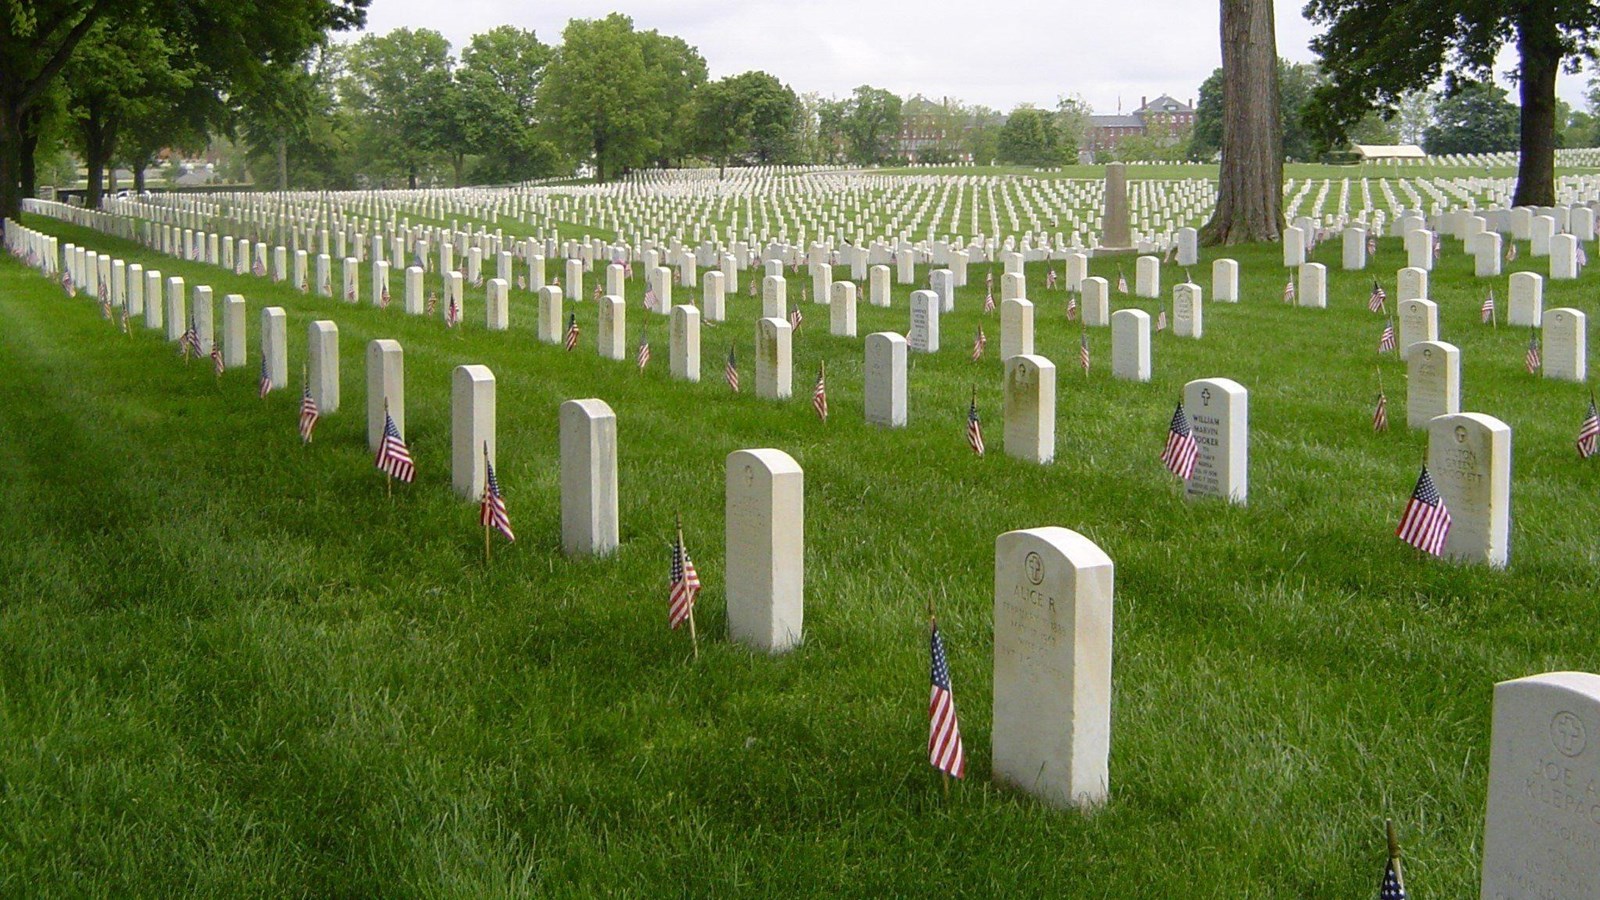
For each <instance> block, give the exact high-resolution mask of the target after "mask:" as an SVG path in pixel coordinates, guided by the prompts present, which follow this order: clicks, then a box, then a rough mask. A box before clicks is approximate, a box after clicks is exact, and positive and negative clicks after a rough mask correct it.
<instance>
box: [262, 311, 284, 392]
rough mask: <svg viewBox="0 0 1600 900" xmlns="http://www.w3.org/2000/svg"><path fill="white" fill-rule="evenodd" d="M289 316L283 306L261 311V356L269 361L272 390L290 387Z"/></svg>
mask: <svg viewBox="0 0 1600 900" xmlns="http://www.w3.org/2000/svg"><path fill="white" fill-rule="evenodd" d="M288 321H289V317H288V314H287V313H286V312H285V311H284V309H283V307H281V306H269V307H267V308H265V309H263V310H261V355H262V357H263V358H265V359H266V361H267V378H268V379H270V380H271V382H272V387H271V390H274V391H281V390H284V389H285V388H287V387H289V342H288V335H289V329H288Z"/></svg>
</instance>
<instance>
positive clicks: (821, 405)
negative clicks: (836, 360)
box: [811, 363, 828, 422]
mask: <svg viewBox="0 0 1600 900" xmlns="http://www.w3.org/2000/svg"><path fill="white" fill-rule="evenodd" d="M811 408H812V409H814V410H816V411H817V418H819V419H821V420H822V421H824V422H826V421H828V375H827V365H826V364H825V363H819V364H818V365H817V384H816V386H815V387H813V388H812V389H811Z"/></svg>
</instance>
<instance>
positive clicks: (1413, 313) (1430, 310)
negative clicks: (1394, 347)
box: [1398, 300, 1439, 359]
mask: <svg viewBox="0 0 1600 900" xmlns="http://www.w3.org/2000/svg"><path fill="white" fill-rule="evenodd" d="M1399 314H1400V334H1399V335H1398V337H1399V344H1398V349H1399V351H1400V358H1401V359H1405V357H1406V350H1407V348H1409V347H1410V346H1411V345H1412V344H1415V343H1416V342H1418V341H1437V340H1438V339H1439V304H1437V303H1434V302H1433V301H1432V300H1401V301H1400V304H1399Z"/></svg>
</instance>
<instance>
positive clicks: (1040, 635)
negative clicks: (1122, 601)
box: [990, 527, 1113, 808]
mask: <svg viewBox="0 0 1600 900" xmlns="http://www.w3.org/2000/svg"><path fill="white" fill-rule="evenodd" d="M1112 582H1113V566H1112V563H1111V558H1110V557H1109V556H1107V555H1106V554H1105V552H1104V551H1103V550H1101V549H1100V548H1099V547H1097V546H1095V544H1094V542H1092V541H1090V540H1089V539H1088V538H1086V537H1084V536H1083V535H1081V534H1079V533H1077V532H1075V531H1069V530H1068V529H1065V528H1055V527H1051V528H1033V529H1028V530H1025V531H1010V532H1006V533H1005V534H1002V535H1000V536H999V537H998V538H996V539H995V548H994V714H993V715H994V718H993V726H992V731H991V741H990V743H991V755H992V759H993V769H994V779H995V781H997V782H999V783H1001V784H1007V785H1010V786H1012V787H1014V788H1017V789H1018V790H1021V791H1024V792H1026V793H1029V794H1032V795H1033V796H1035V797H1037V798H1039V799H1040V800H1043V801H1044V802H1046V803H1048V804H1050V805H1051V806H1057V807H1068V806H1072V807H1079V808H1090V807H1094V806H1097V805H1099V804H1101V803H1104V802H1105V800H1106V798H1107V795H1108V792H1109V788H1110V771H1109V765H1110V756H1111V647H1112V641H1111V636H1112V617H1111V608H1112V606H1111V599H1112V588H1113V584H1112Z"/></svg>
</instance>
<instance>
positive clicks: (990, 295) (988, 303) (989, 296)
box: [983, 291, 994, 313]
mask: <svg viewBox="0 0 1600 900" xmlns="http://www.w3.org/2000/svg"><path fill="white" fill-rule="evenodd" d="M983 311H984V312H985V313H992V312H994V291H984V293H983Z"/></svg>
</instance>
